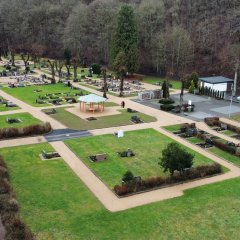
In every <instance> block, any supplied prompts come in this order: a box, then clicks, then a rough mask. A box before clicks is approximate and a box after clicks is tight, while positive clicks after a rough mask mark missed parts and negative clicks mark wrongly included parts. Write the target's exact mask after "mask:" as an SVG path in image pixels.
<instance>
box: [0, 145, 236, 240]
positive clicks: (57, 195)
mask: <svg viewBox="0 0 240 240" xmlns="http://www.w3.org/2000/svg"><path fill="white" fill-rule="evenodd" d="M43 149H46V150H51V148H50V146H49V145H48V144H37V145H31V146H22V147H14V148H6V149H0V154H2V155H4V157H5V158H6V162H7V164H8V166H9V169H10V174H11V182H12V183H13V187H14V190H15V191H16V195H17V199H18V201H19V203H20V205H21V215H22V217H23V219H24V221H25V222H26V223H27V224H28V225H29V226H30V228H31V229H32V231H33V232H34V233H35V234H36V236H37V239H38V240H63V239H65V240H86V239H89V240H90V239H94V240H102V239H109V240H111V239H119V240H122V239H124V240H132V239H139V240H145V239H151V240H166V239H179V240H180V239H184V240H192V239H226V240H228V239H231V240H238V239H239V234H240V218H239V212H238V210H237V209H239V205H240V198H239V195H240V188H239V185H240V179H239V178H236V179H232V180H229V181H224V182H220V183H216V184H210V185H206V186H202V187H199V188H195V189H191V190H188V191H186V192H185V194H184V196H182V197H178V198H174V199H169V200H166V201H161V202H156V203H153V204H149V205H145V206H140V207H136V208H132V209H129V210H125V211H121V212H116V213H111V212H109V211H107V210H106V209H105V208H104V207H103V206H102V205H101V203H100V202H99V201H98V200H97V199H96V198H95V197H94V196H93V194H92V193H91V192H89V190H88V188H87V187H86V186H85V185H84V184H83V183H82V182H81V181H80V180H79V179H78V177H77V176H76V175H75V174H73V173H72V171H71V170H70V169H69V168H68V167H67V166H66V165H65V164H64V162H63V161H61V160H57V161H41V160H40V158H39V156H38V155H39V153H40V151H41V150H43Z"/></svg>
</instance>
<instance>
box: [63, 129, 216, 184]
mask: <svg viewBox="0 0 240 240" xmlns="http://www.w3.org/2000/svg"><path fill="white" fill-rule="evenodd" d="M170 142H173V140H172V139H170V138H169V137H167V136H165V135H163V134H161V133H159V132H157V131H155V130H153V129H144V130H138V131H131V132H126V133H125V137H123V138H117V137H115V136H113V135H102V136H94V137H86V138H82V139H72V140H67V141H66V143H67V145H68V146H69V147H70V148H71V149H72V150H73V152H74V153H75V154H76V155H77V156H79V157H80V158H81V159H82V161H84V163H85V164H86V165H87V166H89V167H90V168H91V169H92V170H93V171H94V172H95V173H96V175H97V176H99V177H100V178H101V179H102V180H103V181H104V182H105V183H106V184H107V185H108V186H109V187H111V188H112V187H113V186H114V185H115V184H118V183H120V180H121V178H122V176H123V174H124V173H125V172H126V171H127V170H130V171H132V172H133V173H134V175H135V176H141V177H154V176H163V175H168V173H163V170H162V169H161V168H160V166H159V165H158V162H159V158H160V156H161V152H162V150H163V149H164V148H165V147H166V146H167V144H168V143H170ZM128 148H130V149H132V150H133V152H134V153H135V154H136V156H134V157H131V158H121V157H119V156H118V155H117V152H119V151H126V150H127V149H128ZM184 148H185V149H187V150H188V151H189V152H191V153H193V154H194V155H195V159H194V165H195V166H196V165H201V164H208V163H211V162H212V161H211V160H210V159H208V158H207V157H205V156H203V155H201V154H198V153H196V152H194V151H192V150H191V149H189V148H187V147H184ZM99 153H106V154H107V155H108V159H107V160H106V161H104V162H100V163H92V162H90V161H89V159H88V156H91V155H96V154H99Z"/></svg>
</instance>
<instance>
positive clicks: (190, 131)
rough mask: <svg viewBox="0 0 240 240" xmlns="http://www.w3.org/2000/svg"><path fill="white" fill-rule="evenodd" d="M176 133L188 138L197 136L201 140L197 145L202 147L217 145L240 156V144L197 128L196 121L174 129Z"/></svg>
mask: <svg viewBox="0 0 240 240" xmlns="http://www.w3.org/2000/svg"><path fill="white" fill-rule="evenodd" d="M173 133H174V134H176V135H177V136H179V137H181V138H184V139H188V138H193V137H195V138H197V139H199V142H198V143H196V145H197V146H199V147H201V148H205V149H206V148H211V147H216V148H219V149H221V150H222V151H225V152H228V153H230V154H232V155H234V156H237V157H240V145H239V144H235V143H233V142H228V141H226V140H224V139H221V138H219V137H218V136H214V135H212V134H209V133H208V132H206V131H203V130H200V129H198V128H196V125H195V123H190V124H189V123H184V124H182V125H181V126H180V127H179V130H178V131H174V132H173Z"/></svg>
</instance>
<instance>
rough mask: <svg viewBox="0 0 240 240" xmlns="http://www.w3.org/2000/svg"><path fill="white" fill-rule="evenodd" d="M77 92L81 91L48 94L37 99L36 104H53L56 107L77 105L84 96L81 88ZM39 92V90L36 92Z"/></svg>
mask: <svg viewBox="0 0 240 240" xmlns="http://www.w3.org/2000/svg"><path fill="white" fill-rule="evenodd" d="M74 89H75V90H79V92H71V91H69V92H57V93H47V94H43V95H41V94H40V95H39V96H38V98H36V103H38V104H52V105H55V106H60V105H64V104H73V103H77V102H79V101H78V98H79V97H80V96H84V95H85V94H84V92H83V91H82V90H81V89H80V88H74ZM35 91H38V92H39V90H35Z"/></svg>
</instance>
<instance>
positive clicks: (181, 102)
mask: <svg viewBox="0 0 240 240" xmlns="http://www.w3.org/2000/svg"><path fill="white" fill-rule="evenodd" d="M181 82H182V86H181V93H180V106H181V107H182V105H183V94H184V80H183V79H182V80H181Z"/></svg>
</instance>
